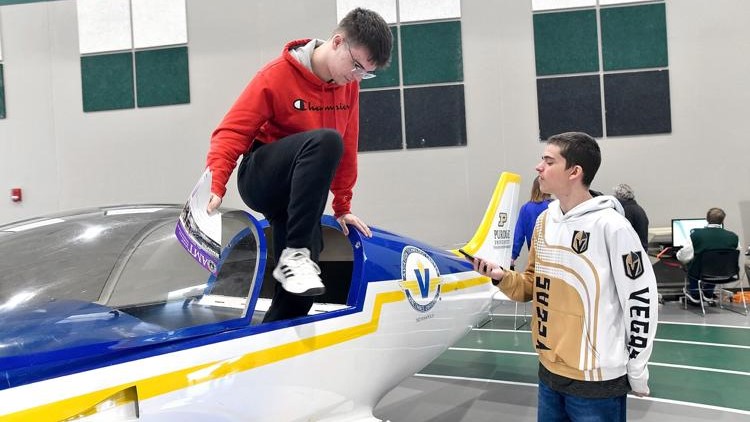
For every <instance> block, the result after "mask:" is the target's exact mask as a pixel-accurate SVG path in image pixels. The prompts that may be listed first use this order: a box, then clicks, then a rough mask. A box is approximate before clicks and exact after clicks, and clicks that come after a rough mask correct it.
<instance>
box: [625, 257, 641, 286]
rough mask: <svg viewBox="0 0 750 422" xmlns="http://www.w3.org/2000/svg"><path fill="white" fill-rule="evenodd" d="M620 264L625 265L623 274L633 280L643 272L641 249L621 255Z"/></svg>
mask: <svg viewBox="0 0 750 422" xmlns="http://www.w3.org/2000/svg"><path fill="white" fill-rule="evenodd" d="M622 265H623V267H625V275H626V276H628V278H631V279H633V280H635V279H636V278H638V277H640V276H641V274H643V258H641V251H637V252H635V251H633V252H630V253H626V254H625V255H623V256H622Z"/></svg>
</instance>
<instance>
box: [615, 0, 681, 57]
mask: <svg viewBox="0 0 750 422" xmlns="http://www.w3.org/2000/svg"><path fill="white" fill-rule="evenodd" d="M666 22H667V21H666V12H665V9H664V3H660V4H650V5H644V6H632V7H610V8H603V9H602V10H601V25H602V61H603V62H604V70H605V71H608V70H621V69H642V68H649V67H651V68H653V67H666V66H667V65H668V64H669V63H668V60H667V23H666Z"/></svg>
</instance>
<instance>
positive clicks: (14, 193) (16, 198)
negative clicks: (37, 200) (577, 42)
mask: <svg viewBox="0 0 750 422" xmlns="http://www.w3.org/2000/svg"><path fill="white" fill-rule="evenodd" d="M10 199H11V201H13V202H21V200H22V199H23V196H22V194H21V188H13V189H11V190H10Z"/></svg>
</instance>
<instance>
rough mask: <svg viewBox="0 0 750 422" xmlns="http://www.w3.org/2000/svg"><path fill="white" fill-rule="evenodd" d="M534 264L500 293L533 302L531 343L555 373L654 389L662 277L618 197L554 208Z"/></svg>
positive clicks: (544, 218)
mask: <svg viewBox="0 0 750 422" xmlns="http://www.w3.org/2000/svg"><path fill="white" fill-rule="evenodd" d="M533 239H534V241H533V243H532V246H531V250H530V252H529V265H528V267H527V268H526V270H525V271H524V272H523V273H520V272H515V271H509V272H507V273H506V274H505V276H504V277H503V280H502V283H501V284H500V289H501V290H502V291H503V292H504V293H505V294H506V295H507V296H508V297H510V298H511V299H513V300H517V301H529V300H532V301H533V305H534V306H533V308H534V309H533V312H532V314H533V315H532V341H533V342H534V346H535V348H536V351H537V353H539V360H540V362H541V364H542V365H544V367H545V368H547V369H548V370H549V371H550V372H552V373H555V374H557V375H561V376H564V377H567V378H571V379H575V380H581V381H604V380H611V379H614V378H618V377H621V376H623V375H625V374H627V376H628V381H629V383H630V387H631V388H632V389H633V390H634V391H637V392H648V368H647V366H646V364H647V363H648V359H649V357H650V356H651V350H652V348H653V342H654V336H655V334H656V325H657V320H658V315H657V312H658V295H657V291H656V278H655V277H654V271H653V269H652V267H651V263H650V261H649V260H648V256H647V255H646V252H645V251H644V250H643V247H642V246H641V243H640V241H639V240H638V235H637V234H636V233H635V231H634V230H633V228H632V227H631V225H630V223H629V222H628V220H626V219H625V217H624V216H623V212H622V207H621V206H620V203H619V202H618V201H617V200H616V199H615V198H614V197H612V196H606V195H605V196H597V197H594V198H592V199H589V200H587V201H585V202H582V203H581V204H579V205H578V206H576V207H575V208H573V209H572V210H570V211H568V212H567V213H565V214H563V213H562V212H561V210H560V201H554V202H552V203H550V205H549V208H548V209H547V211H546V212H544V213H542V214H541V215H540V216H539V218H538V219H537V221H536V226H535V227H534V235H533Z"/></svg>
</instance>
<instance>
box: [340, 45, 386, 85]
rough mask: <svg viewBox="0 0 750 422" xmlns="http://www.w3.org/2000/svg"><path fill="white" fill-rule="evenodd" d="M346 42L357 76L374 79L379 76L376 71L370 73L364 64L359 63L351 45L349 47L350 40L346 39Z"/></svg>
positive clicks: (353, 71) (354, 72)
mask: <svg viewBox="0 0 750 422" xmlns="http://www.w3.org/2000/svg"><path fill="white" fill-rule="evenodd" d="M344 42H345V43H346V49H347V50H349V57H351V58H352V63H353V64H354V69H352V73H353V74H354V76H357V77H359V78H360V79H372V78H374V77H376V76H378V75H376V74H374V73H370V72H368V71H366V70H365V68H364V66H362V65H361V64H359V62H358V61H357V59H355V58H354V55H353V54H352V49H351V47H349V42H348V41H344Z"/></svg>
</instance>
